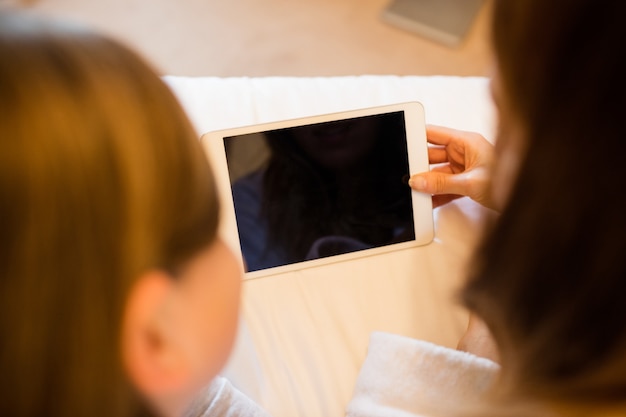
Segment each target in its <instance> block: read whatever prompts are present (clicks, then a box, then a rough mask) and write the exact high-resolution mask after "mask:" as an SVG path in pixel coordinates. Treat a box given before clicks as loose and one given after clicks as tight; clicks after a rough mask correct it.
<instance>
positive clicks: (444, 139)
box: [426, 125, 462, 146]
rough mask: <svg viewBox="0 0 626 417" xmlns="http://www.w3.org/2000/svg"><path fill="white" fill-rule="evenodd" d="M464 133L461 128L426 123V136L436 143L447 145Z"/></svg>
mask: <svg viewBox="0 0 626 417" xmlns="http://www.w3.org/2000/svg"><path fill="white" fill-rule="evenodd" d="M461 135H462V132H461V131H460V130H456V129H452V128H449V127H444V126H437V125H426V138H427V140H428V142H429V143H432V144H434V145H442V146H446V145H448V144H450V143H451V142H452V141H453V140H454V139H455V138H457V137H459V136H461Z"/></svg>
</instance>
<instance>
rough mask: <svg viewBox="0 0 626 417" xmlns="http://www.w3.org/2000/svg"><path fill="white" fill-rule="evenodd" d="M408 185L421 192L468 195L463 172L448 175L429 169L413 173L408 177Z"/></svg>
mask: <svg viewBox="0 0 626 417" xmlns="http://www.w3.org/2000/svg"><path fill="white" fill-rule="evenodd" d="M409 185H410V186H411V188H412V189H414V190H415V191H420V192H423V193H429V194H460V195H468V190H467V188H468V187H467V179H466V176H465V175H464V174H457V175H450V174H446V173H443V172H437V171H430V172H426V173H422V174H416V175H413V176H412V177H411V178H410V179H409Z"/></svg>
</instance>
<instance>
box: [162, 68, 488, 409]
mask: <svg viewBox="0 0 626 417" xmlns="http://www.w3.org/2000/svg"><path fill="white" fill-rule="evenodd" d="M164 80H165V81H166V83H167V84H168V85H169V86H170V87H171V88H172V90H173V91H174V93H175V94H176V95H177V97H178V98H179V100H180V102H181V104H182V105H183V107H184V108H185V110H186V112H187V114H188V115H189V117H190V119H191V121H192V123H193V125H194V127H195V129H196V131H197V133H198V137H200V136H201V135H202V134H203V133H205V132H207V131H211V130H217V129H224V128H230V127H236V126H244V125H250V124H255V123H263V122H271V121H276V120H280V119H288V118H296V117H302V116H309V115H315V114H323V113H329V112H335V111H342V110H351V109H357V108H362V107H370V106H377V105H384V104H392V103H399V102H404V101H420V102H421V103H422V104H423V105H424V107H425V110H426V121H427V123H431V124H440V125H445V126H449V127H454V128H458V129H465V130H472V131H477V132H480V133H482V134H483V135H484V136H485V137H487V138H488V139H489V140H492V139H493V136H494V127H495V124H494V109H493V105H492V101H491V97H490V94H489V85H488V80H487V79H485V78H480V77H469V78H468V77H419V76H404V77H397V76H382V75H380V76H354V77H320V78H289V77H274V78H212V77H202V78H189V77H176V76H166V77H164ZM220 175H222V174H220ZM485 214H486V209H484V208H482V207H480V206H478V205H477V204H475V203H474V202H472V201H470V200H469V199H467V198H463V199H459V200H456V201H455V202H453V203H451V204H448V205H446V206H443V207H440V208H437V209H435V211H434V219H435V239H434V241H433V242H432V243H431V244H429V245H426V246H422V247H414V248H410V249H404V250H399V251H394V252H390V253H384V254H380V255H376V256H371V257H366V258H359V259H354V260H349V261H345V262H340V263H334V264H328V265H324V266H320V267H316V268H312V269H307V270H303V271H297V272H288V273H283V274H280V275H272V276H267V277H262V278H257V279H249V280H245V281H244V283H243V299H242V317H241V325H240V329H239V334H238V339H237V342H236V346H235V349H234V352H233V354H232V355H231V358H230V360H229V363H228V364H227V366H226V367H225V369H224V370H223V375H224V376H226V377H228V378H229V379H230V380H231V381H232V382H233V384H234V385H235V386H236V387H238V388H239V389H240V390H241V391H243V392H244V393H246V394H247V395H249V396H250V397H251V398H253V399H254V400H255V401H257V402H258V403H259V404H261V405H262V406H263V407H265V408H266V409H267V410H268V411H269V412H270V413H271V414H272V415H273V416H275V417H288V416H289V417H322V416H325V417H340V416H343V415H344V410H345V406H346V404H347V403H348V402H349V400H350V398H351V395H352V390H353V388H354V383H355V380H356V378H357V374H358V372H359V369H360V366H361V364H362V362H363V360H364V358H365V356H366V353H367V346H368V340H369V337H370V334H371V333H372V332H374V331H384V332H391V333H396V334H400V335H404V336H408V337H412V338H417V339H422V340H426V341H430V342H434V343H437V344H441V345H444V346H450V347H454V346H455V345H456V342H457V340H458V338H459V336H460V335H461V334H462V332H463V330H464V328H465V326H466V322H467V313H466V312H465V311H464V310H463V309H462V308H460V307H459V306H458V304H457V302H456V298H455V294H456V290H457V288H458V286H459V284H460V283H461V282H462V280H463V278H464V271H465V269H466V265H467V262H468V259H469V257H470V256H471V253H472V249H473V248H474V246H475V244H476V242H477V240H478V239H479V237H480V229H481V227H480V226H481V221H482V219H483V218H484V216H485ZM225 238H226V240H227V241H228V242H231V244H232V241H233V239H232V236H225Z"/></svg>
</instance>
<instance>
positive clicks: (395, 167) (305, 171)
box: [262, 114, 413, 262]
mask: <svg viewBox="0 0 626 417" xmlns="http://www.w3.org/2000/svg"><path fill="white" fill-rule="evenodd" d="M377 121H378V122H379V124H378V125H377V126H376V131H375V132H374V134H375V135H376V142H375V144H374V148H373V150H371V151H370V152H369V153H368V155H367V160H366V161H365V162H364V164H363V166H361V167H360V169H359V170H358V172H355V173H354V174H355V178H356V177H357V175H360V176H365V178H367V179H365V178H364V179H362V180H361V181H359V182H358V184H357V187H358V189H354V190H352V191H353V195H354V196H355V198H354V199H348V200H349V201H346V199H342V198H339V193H340V192H341V191H340V189H339V186H338V183H337V178H336V175H335V174H334V173H333V172H332V170H329V169H326V168H324V167H323V166H321V165H320V164H319V163H318V162H316V161H314V159H313V158H312V157H311V156H310V155H308V154H307V153H306V152H305V151H304V150H303V149H302V147H301V146H299V145H298V143H297V141H296V140H294V137H293V136H292V132H291V131H289V130H281V131H276V132H272V133H270V134H268V135H267V141H268V145H269V147H270V149H271V156H270V160H269V162H268V166H267V169H266V173H265V176H264V180H263V190H264V191H263V193H264V194H263V206H262V213H263V216H264V217H265V218H267V221H268V226H269V227H268V231H269V240H270V241H271V242H272V244H274V245H277V246H278V247H280V248H284V250H285V251H286V253H287V256H288V257H289V258H290V261H293V262H296V261H301V260H303V259H304V258H305V256H306V254H307V252H308V250H309V248H311V245H312V244H313V242H314V241H315V240H316V239H318V238H320V237H324V236H330V235H341V236H349V237H352V238H355V239H358V240H360V241H361V242H363V243H365V244H367V245H381V244H385V243H390V242H391V241H392V240H393V239H394V228H397V227H398V225H399V224H407V225H409V224H410V221H411V220H412V216H413V214H412V210H411V191H410V189H409V188H408V187H407V186H406V184H403V183H402V181H401V179H402V177H403V176H405V175H406V174H407V172H406V169H407V167H408V156H407V151H406V143H405V142H404V141H403V140H402V134H403V132H404V124H403V123H402V120H400V119H399V118H398V117H397V115H396V114H391V115H383V116H378V120H377ZM381 172H382V173H385V175H381V174H380V173H381ZM390 183H391V184H396V186H395V187H394V186H391V187H390V186H389V184H390ZM286 197H288V198H289V202H290V204H289V205H286V204H284V203H282V204H281V203H278V202H281V201H285V199H286ZM412 231H413V229H412V228H411V231H410V232H412ZM410 238H411V236H405V237H404V239H405V240H408V239H410Z"/></svg>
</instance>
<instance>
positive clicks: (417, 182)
mask: <svg viewBox="0 0 626 417" xmlns="http://www.w3.org/2000/svg"><path fill="white" fill-rule="evenodd" d="M409 186H410V187H411V188H413V189H414V190H424V189H426V178H424V177H418V176H415V177H411V179H409Z"/></svg>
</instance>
